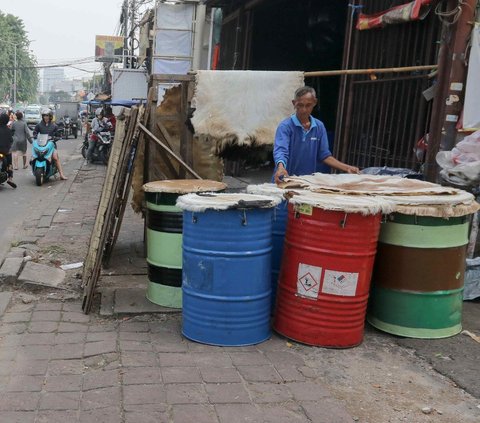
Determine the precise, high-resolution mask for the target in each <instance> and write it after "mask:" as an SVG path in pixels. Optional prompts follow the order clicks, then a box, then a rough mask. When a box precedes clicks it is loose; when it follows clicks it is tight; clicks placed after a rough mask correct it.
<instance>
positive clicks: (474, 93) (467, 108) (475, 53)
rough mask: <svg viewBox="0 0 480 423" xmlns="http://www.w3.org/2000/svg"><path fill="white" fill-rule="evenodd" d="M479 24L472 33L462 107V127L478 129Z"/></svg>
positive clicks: (479, 85)
mask: <svg viewBox="0 0 480 423" xmlns="http://www.w3.org/2000/svg"><path fill="white" fill-rule="evenodd" d="M479 75H480V24H479V23H477V24H476V25H475V28H474V30H473V31H472V49H471V50H470V59H469V63H468V76H467V86H466V90H465V104H464V106H463V127H464V128H475V129H480V95H478V94H479V93H480V78H479Z"/></svg>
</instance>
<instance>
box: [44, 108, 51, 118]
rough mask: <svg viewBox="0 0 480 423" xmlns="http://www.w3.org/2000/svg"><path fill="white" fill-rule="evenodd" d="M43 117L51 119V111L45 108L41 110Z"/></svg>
mask: <svg viewBox="0 0 480 423" xmlns="http://www.w3.org/2000/svg"><path fill="white" fill-rule="evenodd" d="M45 115H47V116H50V117H53V113H52V111H51V110H50V109H47V108H45V109H42V116H45Z"/></svg>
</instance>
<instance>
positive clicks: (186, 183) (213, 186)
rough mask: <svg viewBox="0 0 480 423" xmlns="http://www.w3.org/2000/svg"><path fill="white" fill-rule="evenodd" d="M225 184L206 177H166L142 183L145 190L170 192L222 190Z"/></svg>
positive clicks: (187, 192)
mask: <svg viewBox="0 0 480 423" xmlns="http://www.w3.org/2000/svg"><path fill="white" fill-rule="evenodd" d="M225 188H227V185H226V184H224V183H223V182H217V181H211V180H208V179H167V180H164V181H154V182H148V183H146V184H145V185H143V190H144V191H145V192H153V193H155V192H165V193H171V194H189V193H193V192H212V191H223V190H224V189H225Z"/></svg>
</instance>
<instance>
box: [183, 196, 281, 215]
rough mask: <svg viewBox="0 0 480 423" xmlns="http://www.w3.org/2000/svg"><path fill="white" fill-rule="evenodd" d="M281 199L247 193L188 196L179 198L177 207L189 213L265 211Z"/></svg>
mask: <svg viewBox="0 0 480 423" xmlns="http://www.w3.org/2000/svg"><path fill="white" fill-rule="evenodd" d="M280 201H281V199H280V198H279V197H269V196H267V195H253V194H246V193H235V194H229V193H225V194H223V193H212V194H187V195H182V196H181V197H178V200H177V207H180V208H181V209H183V210H189V211H199V212H202V211H206V210H230V209H263V208H272V207H275V206H277V205H278V204H280Z"/></svg>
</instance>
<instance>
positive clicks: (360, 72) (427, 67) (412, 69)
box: [304, 65, 437, 77]
mask: <svg viewBox="0 0 480 423" xmlns="http://www.w3.org/2000/svg"><path fill="white" fill-rule="evenodd" d="M436 68H437V65H422V66H406V67H402V68H377V69H341V70H331V71H313V72H305V73H304V76H305V77H313V76H336V75H370V74H375V73H402V72H418V71H429V70H433V69H436Z"/></svg>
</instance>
